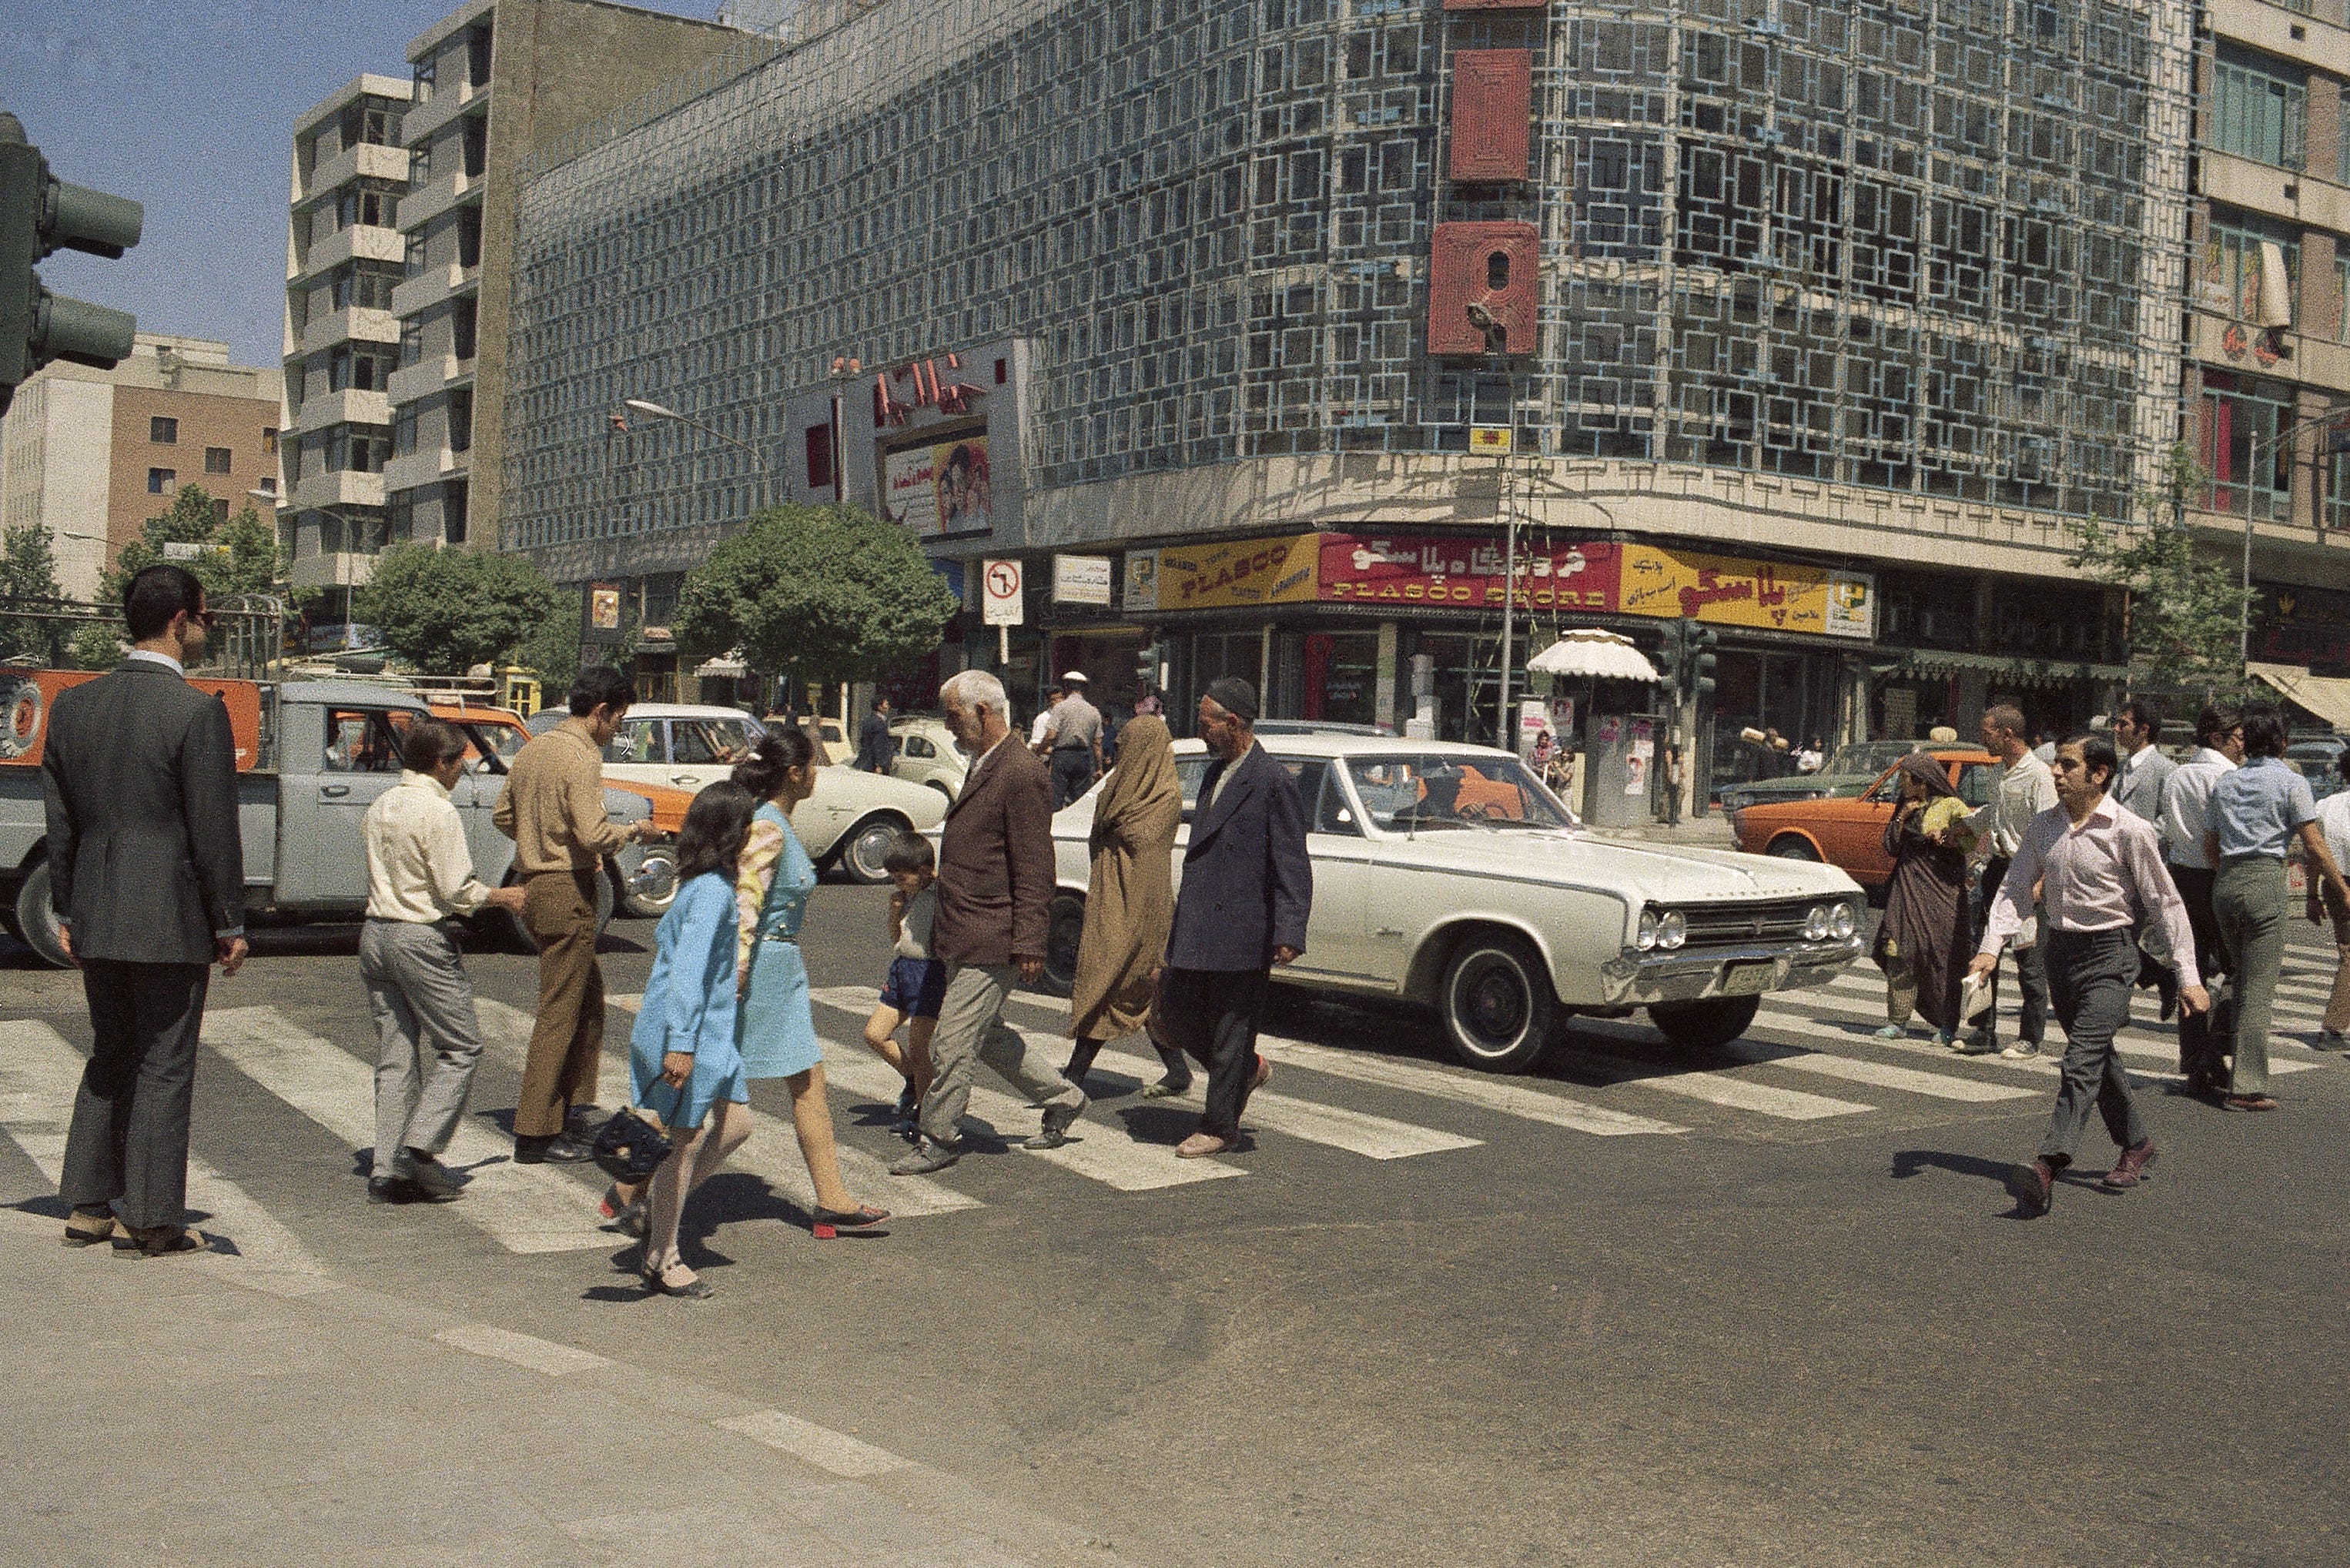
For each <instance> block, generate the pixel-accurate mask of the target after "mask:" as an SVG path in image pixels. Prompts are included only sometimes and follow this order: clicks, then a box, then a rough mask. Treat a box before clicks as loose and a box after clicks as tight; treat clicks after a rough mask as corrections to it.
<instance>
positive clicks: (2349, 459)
mask: <svg viewBox="0 0 2350 1568" xmlns="http://www.w3.org/2000/svg"><path fill="white" fill-rule="evenodd" d="M2323 470H2324V474H2325V526H2327V527H2328V528H2350V452H2329V453H2327V454H2326V457H2325V461H2324V465H2323Z"/></svg>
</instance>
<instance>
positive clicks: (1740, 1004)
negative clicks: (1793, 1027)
mask: <svg viewBox="0 0 2350 1568" xmlns="http://www.w3.org/2000/svg"><path fill="white" fill-rule="evenodd" d="M1762 1005H1763V999H1762V998H1761V997H1759V996H1710V997H1707V998H1706V999H1705V1000H1704V1001H1702V1002H1651V1003H1649V1005H1648V1022H1649V1023H1653V1024H1655V1025H1656V1026H1657V1028H1658V1030H1659V1032H1660V1033H1662V1034H1663V1035H1664V1037H1665V1038H1666V1039H1668V1040H1669V1041H1671V1042H1672V1043H1673V1044H1675V1045H1678V1046H1679V1047H1680V1048H1681V1049H1682V1050H1684V1051H1711V1050H1714V1049H1716V1048H1718V1047H1720V1046H1723V1045H1727V1044H1730V1043H1731V1041H1732V1040H1735V1039H1737V1038H1738V1037H1739V1036H1740V1035H1742V1034H1743V1033H1746V1031H1747V1029H1748V1028H1749V1027H1750V1026H1752V1023H1754V1014H1755V1012H1756V1010H1757V1009H1759V1008H1760V1007H1761V1006H1762Z"/></svg>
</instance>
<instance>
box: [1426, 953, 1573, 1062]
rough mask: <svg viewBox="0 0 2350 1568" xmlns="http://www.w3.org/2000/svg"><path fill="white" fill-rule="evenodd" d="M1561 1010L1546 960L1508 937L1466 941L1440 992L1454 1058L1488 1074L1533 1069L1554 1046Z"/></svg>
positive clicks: (1447, 969) (1446, 971) (1448, 967)
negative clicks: (1552, 1034) (1555, 1022)
mask: <svg viewBox="0 0 2350 1568" xmlns="http://www.w3.org/2000/svg"><path fill="white" fill-rule="evenodd" d="M1557 1008H1558V1002H1557V999H1556V998H1555V996H1553V995H1552V993H1551V986H1550V971H1549V970H1548V969H1547V968H1546V967H1545V966H1544V963H1543V961H1542V955H1541V954H1540V953H1539V952H1537V951H1535V950H1534V944H1533V943H1532V942H1529V941H1527V940H1525V939H1524V938H1523V937H1521V936H1517V935H1514V934H1513V933H1511V932H1508V931H1480V932H1478V933H1476V934H1475V935H1472V936H1471V937H1469V938H1468V939H1467V940H1464V941H1462V942H1461V946H1460V948H1459V949H1458V950H1455V951H1454V953H1453V955H1452V961H1451V962H1450V963H1448V964H1447V965H1445V968H1444V983H1443V984H1442V985H1441V986H1440V988H1439V989H1438V992H1437V1009H1438V1011H1439V1012H1441V1013H1442V1014H1443V1017H1444V1032H1445V1033H1446V1035H1447V1036H1448V1037H1450V1039H1451V1042H1452V1050H1453V1053H1454V1054H1456V1055H1458V1056H1459V1057H1460V1058H1461V1060H1462V1061H1463V1062H1466V1063H1468V1064H1469V1065H1471V1067H1475V1068H1478V1069H1480V1070H1482V1071H1483V1072H1488V1073H1522V1072H1524V1071H1525V1070H1526V1069H1527V1068H1529V1067H1531V1066H1533V1065H1534V1059H1535V1058H1536V1057H1538V1056H1540V1055H1541V1054H1542V1053H1543V1047H1544V1046H1545V1045H1547V1044H1550V1032H1551V1024H1552V1022H1553V1020H1554V1018H1555V1014H1556V1012H1557Z"/></svg>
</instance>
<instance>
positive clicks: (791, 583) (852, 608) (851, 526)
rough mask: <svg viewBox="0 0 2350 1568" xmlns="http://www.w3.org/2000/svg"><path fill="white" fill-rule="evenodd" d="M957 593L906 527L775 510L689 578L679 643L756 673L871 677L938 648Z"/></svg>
mask: <svg viewBox="0 0 2350 1568" xmlns="http://www.w3.org/2000/svg"><path fill="white" fill-rule="evenodd" d="M954 611H955V597H954V595H953V593H952V592H951V591H950V590H949V589H948V587H947V586H946V584H945V583H944V581H942V580H941V578H940V576H939V575H938V574H937V573H936V572H934V571H932V570H931V564H930V561H929V559H928V558H927V557H925V556H923V554H922V552H921V548H920V546H919V545H916V544H915V543H914V540H913V536H912V535H910V534H908V533H907V532H906V531H905V530H904V529H903V528H899V527H897V526H895V525H894V524H888V523H880V522H877V521H875V520H874V519H873V518H871V517H868V516H867V515H866V514H863V513H861V512H858V511H855V510H853V509H846V508H834V507H818V506H776V507H771V508H769V509H768V510H767V511H765V512H763V513H761V514H759V515H758V516H756V517H754V518H753V519H752V520H751V523H750V525H749V526H748V527H746V528H744V529H743V532H741V533H740V534H737V535H734V536H733V537H732V538H730V539H728V540H726V541H725V542H724V543H723V544H722V545H719V546H718V548H717V549H715V550H713V551H712V552H711V554H710V556H709V557H708V558H707V559H705V560H704V561H703V562H702V564H701V565H700V566H696V567H695V568H694V569H693V570H692V571H691V572H689V573H687V574H686V578H685V587H684V590H683V592H682V593H681V595H680V597H679V600H678V615H677V629H678V637H679V641H680V643H681V646H682V647H683V648H684V649H686V650H687V651H688V652H691V653H693V654H696V655H700V656H703V657H707V656H710V655H713V654H718V653H724V652H727V651H730V650H733V649H740V650H741V651H742V654H743V658H744V659H746V660H747V661H748V662H749V663H750V665H751V667H752V668H753V669H754V670H764V671H768V672H770V673H773V672H775V671H780V670H794V671H796V672H797V673H798V674H799V675H800V676H801V677H803V678H805V679H807V680H872V679H873V678H875V677H876V676H879V675H880V674H882V673H884V672H885V671H887V670H889V669H890V668H891V667H892V666H895V665H898V664H901V663H903V662H904V661H906V660H907V659H913V658H916V657H918V656H919V655H921V654H924V653H927V652H929V651H930V650H931V649H933V648H935V647H937V646H938V639H939V631H940V628H941V627H942V626H944V625H945V623H946V620H947V618H948V617H949V616H951V615H952V614H954Z"/></svg>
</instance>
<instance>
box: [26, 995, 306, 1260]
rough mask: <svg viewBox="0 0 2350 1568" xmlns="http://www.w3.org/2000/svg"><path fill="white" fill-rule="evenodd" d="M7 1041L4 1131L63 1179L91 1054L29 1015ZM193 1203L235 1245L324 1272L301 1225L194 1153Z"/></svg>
mask: <svg viewBox="0 0 2350 1568" xmlns="http://www.w3.org/2000/svg"><path fill="white" fill-rule="evenodd" d="M6 1029H7V1032H8V1044H6V1045H5V1047H0V1132H5V1133H6V1134H7V1135H8V1137H9V1139H10V1140H11V1141H12V1142H14V1143H15V1144H16V1147H19V1148H21V1149H23V1150H24V1151H25V1155H26V1158H29V1159H30V1160H31V1161H32V1162H33V1163H34V1164H35V1165H36V1166H38V1167H39V1168H40V1171H41V1174H42V1175H44V1176H46V1177H47V1178H48V1179H49V1180H50V1181H52V1182H56V1181H59V1180H61V1179H63V1178H64V1175H65V1163H66V1127H67V1124H68V1122H69V1121H70V1120H71V1119H72V1116H73V1103H74V1094H75V1091H76V1090H77V1089H78V1087H79V1086H80V1084H81V1075H82V1067H83V1065H84V1058H83V1056H82V1054H81V1053H80V1052H78V1051H77V1050H75V1049H74V1048H73V1047H72V1046H71V1045H69V1044H67V1043H66V1039H65V1036H63V1035H62V1034H59V1033H57V1031H56V1030H55V1029H52V1028H50V1027H49V1026H48V1025H47V1024H46V1023H39V1022H36V1021H34V1020H30V1019H26V1020H22V1021H19V1022H16V1023H11V1024H9V1025H7V1026H6ZM188 1206H189V1207H190V1208H191V1209H194V1210H199V1211H201V1212H203V1213H205V1214H207V1215H210V1216H211V1219H210V1220H209V1221H208V1222H200V1223H199V1228H200V1229H202V1228H203V1225H204V1224H206V1223H209V1224H210V1225H212V1226H213V1227H215V1228H216V1230H217V1233H218V1234H219V1235H220V1236H222V1237H224V1239H225V1240H227V1241H229V1242H230V1243H231V1244H232V1245H233V1246H234V1247H235V1248H236V1251H237V1253H238V1255H239V1256H240V1257H244V1258H246V1259H248V1260H250V1261H251V1262H255V1263H257V1264H260V1265H261V1266H263V1267H265V1268H269V1269H276V1270H281V1271H283V1272H286V1273H296V1274H323V1273H325V1272H327V1269H326V1265H325V1264H323V1263H321V1262H319V1261H318V1260H317V1258H316V1257H314V1256H312V1255H311V1253H310V1251H309V1249H308V1248H307V1247H305V1246H303V1245H302V1243H301V1241H300V1240H299V1239H297V1238H296V1236H295V1234H294V1232H293V1231H289V1230H287V1229H286V1227H285V1226H284V1225H282V1224H280V1223H278V1222H277V1220H275V1219H272V1218H271V1217H270V1215H269V1213H268V1211H267V1210H265V1209H263V1208H262V1207H261V1205H260V1204H258V1203H255V1201H254V1200H253V1199H251V1198H249V1197H247V1196H246V1195H245V1192H244V1189H242V1188H240V1187H238V1186H237V1185H236V1183H234V1181H231V1180H230V1179H228V1178H227V1177H225V1176H224V1175H222V1174H221V1173H220V1171H219V1170H217V1169H216V1168H213V1165H212V1164H211V1163H210V1162H209V1161H207V1160H205V1159H203V1158H202V1157H200V1156H198V1155H194V1154H191V1155H190V1156H189V1157H188Z"/></svg>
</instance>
